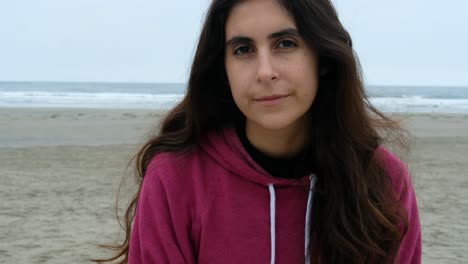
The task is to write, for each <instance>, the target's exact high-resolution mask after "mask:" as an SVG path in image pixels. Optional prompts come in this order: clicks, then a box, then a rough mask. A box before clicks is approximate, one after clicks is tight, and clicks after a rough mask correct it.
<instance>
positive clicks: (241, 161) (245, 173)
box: [200, 126, 310, 187]
mask: <svg viewBox="0 0 468 264" xmlns="http://www.w3.org/2000/svg"><path fill="white" fill-rule="evenodd" d="M200 145H201V147H202V148H203V149H204V150H205V151H206V152H207V153H208V154H209V155H210V156H211V157H212V158H213V159H214V160H215V161H217V162H218V163H219V164H220V165H221V166H223V167H224V168H225V169H227V170H229V171H231V172H233V173H235V174H236V175H238V176H240V177H243V178H245V179H247V180H249V181H251V182H255V183H257V184H261V185H264V186H268V185H270V184H273V185H275V186H277V187H280V186H298V185H306V186H307V185H309V183H310V179H309V177H307V176H304V177H302V178H300V179H283V178H276V177H273V176H271V175H270V174H269V173H268V172H266V171H265V170H264V169H263V168H262V167H260V166H259V165H258V164H257V163H256V162H255V161H254V160H253V159H252V158H251V157H250V155H249V154H248V153H247V151H246V150H245V148H244V146H243V145H242V143H241V141H240V139H239V137H238V135H237V133H236V131H235V128H234V126H227V127H224V128H220V129H213V130H211V131H210V132H208V133H207V134H206V136H205V137H204V138H203V139H202V140H201V144H200Z"/></svg>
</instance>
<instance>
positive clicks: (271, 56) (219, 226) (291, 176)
mask: <svg viewBox="0 0 468 264" xmlns="http://www.w3.org/2000/svg"><path fill="white" fill-rule="evenodd" d="M398 129H399V128H398V126H397V125H396V123H394V122H393V121H391V120H390V119H388V118H387V117H385V116H384V115H383V114H381V113H380V112H378V111H377V110H376V109H375V108H374V107H373V106H372V105H371V104H370V103H369V102H368V101H367V98H366V96H365V93H364V89H363V83H362V80H361V77H360V70H359V67H358V64H357V58H355V56H354V53H353V49H352V42H351V39H350V36H349V34H348V33H347V32H346V30H345V29H344V28H343V26H342V25H341V23H340V21H339V20H338V17H337V14H336V12H335V10H334V8H333V6H332V4H331V2H330V1H329V0H283V1H275V0H247V1H234V0H214V1H213V2H212V4H211V7H210V9H209V11H208V14H207V17H206V21H205V24H204V27H203V31H202V33H201V35H200V39H199V43H198V47H197V51H196V55H195V58H194V62H193V65H192V69H191V74H190V80H189V84H188V91H187V94H186V96H185V97H184V99H183V101H182V102H181V103H180V104H178V105H177V106H176V107H175V108H174V109H172V111H170V112H169V114H168V115H167V116H166V118H165V119H164V121H163V123H162V128H161V130H160V132H159V134H158V135H156V136H155V137H154V138H152V139H151V140H150V141H149V142H148V143H147V144H146V145H145V146H144V147H143V148H142V149H141V151H140V152H139V154H138V155H137V156H136V157H137V159H136V162H137V163H136V164H137V167H138V175H139V180H140V188H139V190H138V193H137V194H136V196H135V198H134V200H133V202H132V203H131V205H130V207H129V208H128V210H127V213H126V218H125V219H126V239H125V241H124V243H123V244H122V245H120V246H118V247H116V248H115V249H117V250H118V254H116V257H115V258H114V260H115V259H121V262H120V263H127V262H128V263H197V262H198V263H241V262H244V263H268V262H270V263H304V262H306V263H310V262H312V263H420V261H421V234H420V224H419V217H418V209H417V205H416V199H415V194H414V190H413V187H412V184H411V180H410V178H409V175H408V172H407V170H406V168H405V166H404V164H403V163H402V162H401V161H400V160H399V159H398V158H397V157H396V156H395V155H393V154H392V153H390V152H389V151H388V150H386V149H385V148H384V147H382V146H381V144H382V143H383V142H385V141H386V140H387V139H388V136H386V137H385V138H384V137H383V136H381V135H389V133H388V132H392V131H398ZM378 132H379V133H378Z"/></svg>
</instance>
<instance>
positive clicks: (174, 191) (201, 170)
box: [143, 149, 216, 205]
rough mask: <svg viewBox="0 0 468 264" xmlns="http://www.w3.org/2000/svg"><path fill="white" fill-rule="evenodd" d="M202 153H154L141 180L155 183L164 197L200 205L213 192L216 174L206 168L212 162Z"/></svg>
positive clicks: (195, 151) (195, 150)
mask: <svg viewBox="0 0 468 264" xmlns="http://www.w3.org/2000/svg"><path fill="white" fill-rule="evenodd" d="M205 155H206V154H205V153H204V152H203V151H200V150H199V149H194V150H192V151H190V152H188V153H176V152H162V153H158V154H157V155H155V156H154V157H153V158H152V159H151V161H150V163H149V165H148V168H147V170H146V173H145V175H144V179H143V182H144V183H145V182H146V183H147V184H152V183H154V182H159V183H160V184H162V185H163V188H164V189H165V192H166V195H167V196H169V197H173V198H174V199H177V200H180V201H181V202H185V203H187V204H192V205H193V203H195V204H198V205H203V204H205V203H206V201H207V200H208V199H209V198H210V196H211V194H212V193H213V192H214V190H215V184H216V183H215V182H216V180H215V179H214V177H216V175H214V174H213V173H209V169H207V166H208V167H209V166H210V165H211V166H212V164H211V163H212V162H210V159H207V158H206V157H205Z"/></svg>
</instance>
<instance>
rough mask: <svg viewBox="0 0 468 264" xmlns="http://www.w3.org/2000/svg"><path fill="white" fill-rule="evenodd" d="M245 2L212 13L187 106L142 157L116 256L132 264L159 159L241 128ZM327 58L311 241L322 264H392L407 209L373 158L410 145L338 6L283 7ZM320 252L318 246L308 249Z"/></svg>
mask: <svg viewBox="0 0 468 264" xmlns="http://www.w3.org/2000/svg"><path fill="white" fill-rule="evenodd" d="M238 2H240V0H238V1H235V0H214V1H213V2H212V4H211V6H210V8H209V10H208V13H207V16H206V20H205V23H204V25H203V29H202V32H201V34H200V38H199V41H198V46H197V49H196V53H195V57H194V60H193V64H192V68H191V72H190V78H189V82H188V90H187V93H186V95H185V97H184V98H183V100H182V101H181V102H180V103H179V104H178V105H177V106H176V107H174V108H173V109H172V110H171V111H170V112H169V113H168V114H167V116H166V117H165V118H164V119H163V121H162V123H161V128H160V130H159V132H158V133H157V134H156V135H155V136H154V137H152V138H151V139H150V140H149V141H148V142H147V143H146V144H145V145H144V146H143V147H142V148H141V150H140V151H139V152H138V153H137V154H136V155H135V157H134V159H133V161H134V163H135V167H136V176H137V180H138V183H139V188H138V191H137V193H136V194H135V196H134V198H133V200H132V201H131V203H130V205H129V207H128V209H127V211H126V213H125V215H124V225H123V227H124V230H125V232H126V236H125V240H124V241H123V242H122V243H121V244H120V245H117V246H107V247H108V248H111V249H114V250H116V254H115V257H113V258H110V259H106V260H95V261H97V262H106V261H118V263H127V260H128V249H129V243H130V235H131V226H132V221H133V218H134V214H135V208H136V206H137V204H138V197H139V193H140V189H141V182H142V179H143V177H144V175H145V172H146V169H147V167H148V164H149V162H150V160H151V159H152V158H153V157H154V156H155V155H156V154H158V153H160V152H166V151H173V152H190V150H191V149H192V148H193V147H194V146H196V145H197V143H198V142H199V139H200V137H201V136H202V135H204V134H205V133H206V132H207V131H208V130H210V129H214V128H217V127H222V126H224V125H226V124H227V123H232V122H234V121H238V120H242V118H243V115H242V113H241V112H240V110H239V109H238V108H237V106H236V104H235V103H234V100H233V98H232V95H231V92H230V86H229V82H228V79H227V76H226V71H225V64H224V63H225V62H224V55H225V23H226V20H227V17H228V15H229V12H230V10H231V9H232V7H233V6H235V5H236V4H237V3H238ZM279 2H280V4H281V6H282V7H283V8H284V9H285V10H287V11H288V13H289V15H290V16H291V17H292V18H293V19H294V21H295V23H296V26H297V29H298V31H299V33H300V35H301V36H302V38H303V39H304V40H305V42H306V43H307V44H308V46H309V47H310V48H312V49H314V50H315V51H316V53H317V54H318V56H319V64H320V65H319V67H320V69H321V72H322V74H321V75H320V79H319V88H318V91H317V96H316V98H315V101H314V103H313V105H312V106H311V109H310V118H311V122H310V123H311V128H310V135H309V137H310V140H309V143H310V146H308V149H310V157H309V158H310V162H313V164H314V168H315V170H316V174H317V176H318V181H317V195H315V196H314V199H315V201H314V205H316V206H314V208H313V213H312V215H313V219H312V221H311V234H310V235H311V237H313V239H314V240H313V241H314V244H313V247H314V248H313V254H312V256H313V259H314V260H315V262H318V263H369V262H376V263H394V262H396V261H397V256H398V251H399V246H400V243H401V240H402V238H403V236H404V235H405V232H406V227H407V219H406V216H405V211H404V209H403V208H402V206H401V204H400V202H399V201H398V199H397V196H396V194H395V193H394V191H393V189H392V185H391V182H390V179H389V176H388V175H387V173H386V172H385V171H384V169H383V168H382V166H381V165H379V164H378V162H377V161H375V159H374V158H373V156H374V151H375V150H376V148H377V146H379V145H381V144H382V143H384V140H387V139H388V138H389V135H396V136H395V138H396V139H400V140H401V141H400V143H401V145H402V146H404V145H405V141H404V140H402V139H404V137H401V135H403V134H402V133H400V132H401V131H402V130H401V128H400V127H399V126H398V123H396V122H395V121H393V120H392V119H390V118H388V117H386V116H385V115H384V114H382V113H381V112H379V111H378V110H377V109H376V108H375V107H373V106H372V105H371V104H370V102H369V101H368V99H367V97H366V94H365V90H364V85H363V81H362V76H361V69H360V66H359V63H358V59H357V56H356V55H355V54H354V51H353V48H352V41H351V38H350V35H349V34H348V32H347V31H346V30H345V29H344V27H343V25H342V24H341V23H340V21H339V19H338V15H337V13H336V11H335V9H334V7H333V5H332V3H331V2H330V0H279ZM309 251H310V252H312V248H311V249H309Z"/></svg>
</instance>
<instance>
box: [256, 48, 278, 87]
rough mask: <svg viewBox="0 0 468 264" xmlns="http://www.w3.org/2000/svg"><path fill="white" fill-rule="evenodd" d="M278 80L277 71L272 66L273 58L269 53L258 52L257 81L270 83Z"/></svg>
mask: <svg viewBox="0 0 468 264" xmlns="http://www.w3.org/2000/svg"><path fill="white" fill-rule="evenodd" d="M277 78H278V71H277V69H276V67H275V64H274V58H273V56H272V55H271V54H270V52H268V51H265V52H259V53H258V61H257V80H258V81H259V82H270V81H273V80H276V79H277Z"/></svg>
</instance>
